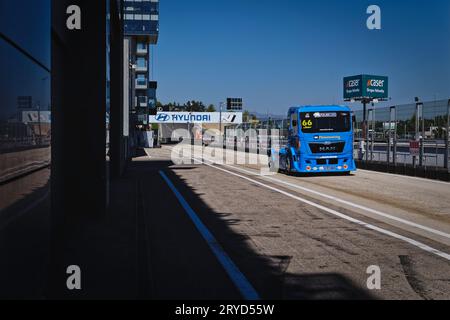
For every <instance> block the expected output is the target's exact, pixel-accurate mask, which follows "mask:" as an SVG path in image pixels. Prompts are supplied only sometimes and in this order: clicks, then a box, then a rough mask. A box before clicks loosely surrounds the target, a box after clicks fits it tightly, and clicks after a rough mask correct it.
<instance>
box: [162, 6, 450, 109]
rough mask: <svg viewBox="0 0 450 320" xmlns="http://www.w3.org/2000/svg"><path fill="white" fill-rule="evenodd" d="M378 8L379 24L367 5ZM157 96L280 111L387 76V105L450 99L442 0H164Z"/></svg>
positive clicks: (446, 15)
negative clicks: (376, 27)
mask: <svg viewBox="0 0 450 320" xmlns="http://www.w3.org/2000/svg"><path fill="white" fill-rule="evenodd" d="M371 4H376V5H379V6H380V7H381V9H382V28H383V29H382V30H381V31H369V30H368V29H367V28H366V20H367V17H368V15H367V14H366V9H367V7H368V6H369V5H371ZM154 52H155V60H154V67H155V75H154V78H155V79H156V80H157V81H158V82H159V89H158V90H159V91H158V97H159V99H160V100H161V101H162V102H163V103H166V102H170V101H178V102H185V101H187V100H190V99H196V100H202V101H204V102H206V103H213V104H216V105H217V104H218V103H219V102H220V101H223V100H224V99H225V98H226V97H228V96H237V97H243V98H244V100H245V104H246V107H247V109H249V110H252V111H258V112H263V113H266V112H270V113H274V114H284V113H285V112H286V110H287V108H288V107H289V106H291V105H296V104H330V103H343V101H342V91H343V89H342V78H343V77H344V76H348V75H354V74H361V73H368V74H380V75H387V76H389V77H390V95H391V97H392V100H391V102H390V104H400V103H407V102H411V101H412V100H413V98H414V96H419V97H421V98H422V99H423V100H434V99H435V98H437V99H443V98H450V1H448V0H428V1H426V0H395V1H394V0H378V1H365V0H346V1H342V0H317V1H303V0H277V1H274V0H161V1H160V41H159V44H158V45H157V46H156V47H155V48H154Z"/></svg>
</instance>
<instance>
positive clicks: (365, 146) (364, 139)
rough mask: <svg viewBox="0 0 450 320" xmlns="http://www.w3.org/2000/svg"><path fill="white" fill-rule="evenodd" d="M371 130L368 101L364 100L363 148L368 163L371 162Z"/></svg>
mask: <svg viewBox="0 0 450 320" xmlns="http://www.w3.org/2000/svg"><path fill="white" fill-rule="evenodd" d="M368 132H369V128H368V127H367V101H366V100H363V141H364V146H363V148H362V150H363V152H365V157H366V162H367V161H368V160H369V153H368V145H369V140H368V139H369V137H368Z"/></svg>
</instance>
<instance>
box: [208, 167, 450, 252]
mask: <svg viewBox="0 0 450 320" xmlns="http://www.w3.org/2000/svg"><path fill="white" fill-rule="evenodd" d="M205 165H207V166H209V167H211V168H214V169H216V170H219V171H222V172H226V173H228V174H231V175H233V176H235V177H239V178H241V179H244V180H247V181H249V182H252V183H254V184H257V185H259V186H262V187H264V188H266V189H269V190H272V191H275V192H278V193H280V194H282V195H285V196H287V197H289V198H292V199H295V200H297V201H300V202H303V203H305V204H307V205H310V206H312V207H315V208H317V209H319V210H322V211H325V212H328V213H330V214H332V215H334V216H337V217H339V218H342V219H345V220H347V221H350V222H353V223H355V224H358V225H360V226H363V227H365V228H367V229H371V230H374V231H378V232H380V233H382V234H385V235H388V236H390V237H392V238H395V239H399V240H402V241H404V242H407V243H409V244H411V245H413V246H415V247H418V248H420V249H422V250H424V251H426V252H429V253H432V254H435V255H437V256H439V257H441V258H444V259H446V260H448V261H450V254H448V253H445V252H442V251H440V250H437V249H435V248H432V247H430V246H428V245H426V244H424V243H421V242H419V241H416V240H414V239H411V238H407V237H405V236H402V235H399V234H397V233H395V232H392V231H389V230H386V229H383V228H380V227H377V226H374V225H372V224H368V223H366V222H363V221H361V220H358V219H355V218H352V217H350V216H347V215H345V214H343V213H340V212H338V211H336V210H333V209H330V208H327V207H325V206H322V205H320V204H317V203H315V202H312V201H309V200H306V199H303V198H301V197H298V196H295V195H293V194H291V193H289V192H286V191H283V190H280V189H277V188H275V187H271V186H269V185H267V184H264V183H262V182H260V181H257V180H254V179H251V178H248V177H245V176H243V175H240V174H237V173H235V172H232V171H229V170H226V169H223V168H219V167H217V166H214V165H211V164H208V163H205Z"/></svg>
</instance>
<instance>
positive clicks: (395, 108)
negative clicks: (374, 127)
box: [391, 107, 397, 167]
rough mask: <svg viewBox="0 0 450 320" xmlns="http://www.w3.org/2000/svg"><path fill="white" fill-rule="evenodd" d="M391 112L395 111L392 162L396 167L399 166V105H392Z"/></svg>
mask: <svg viewBox="0 0 450 320" xmlns="http://www.w3.org/2000/svg"><path fill="white" fill-rule="evenodd" d="M391 112H392V113H393V118H394V150H393V159H392V162H393V164H394V167H396V166H397V107H392V108H391Z"/></svg>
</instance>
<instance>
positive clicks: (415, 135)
mask: <svg viewBox="0 0 450 320" xmlns="http://www.w3.org/2000/svg"><path fill="white" fill-rule="evenodd" d="M414 139H415V141H417V140H419V103H416V124H415V133H414ZM413 166H414V168H416V166H417V156H415V155H414V156H413Z"/></svg>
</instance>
